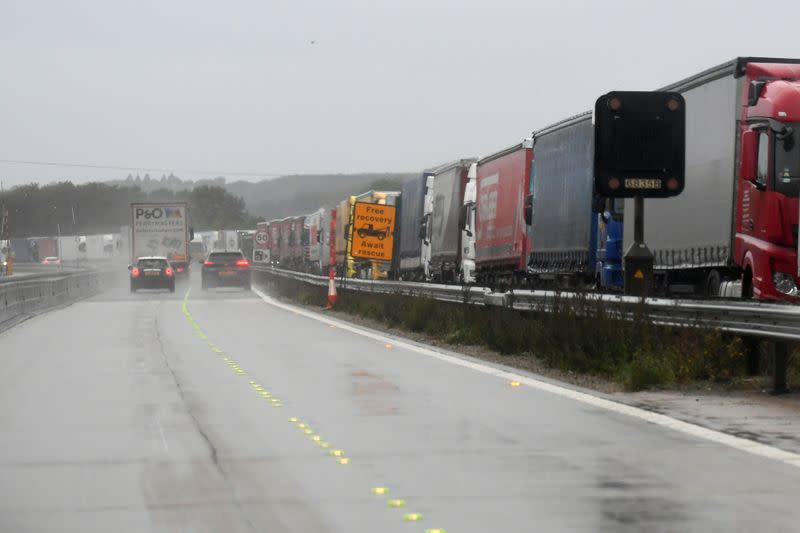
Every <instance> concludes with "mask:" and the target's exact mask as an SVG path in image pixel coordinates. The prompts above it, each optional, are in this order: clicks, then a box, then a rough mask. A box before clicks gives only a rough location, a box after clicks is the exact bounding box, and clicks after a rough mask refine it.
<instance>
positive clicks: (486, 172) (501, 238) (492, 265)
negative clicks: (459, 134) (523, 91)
mask: <svg viewBox="0 0 800 533" xmlns="http://www.w3.org/2000/svg"><path fill="white" fill-rule="evenodd" d="M532 166H533V142H532V140H531V139H526V140H524V141H523V142H521V143H517V144H515V145H514V146H511V147H509V148H507V149H505V150H501V151H499V152H497V153H495V154H492V155H489V156H487V157H483V158H481V159H479V160H478V164H477V168H476V181H475V184H476V202H477V203H476V204H475V232H474V233H475V270H476V278H477V282H478V283H479V284H481V285H486V286H490V287H500V288H502V287H509V286H520V285H523V284H524V280H525V275H526V263H527V259H528V252H529V249H530V248H529V244H528V230H527V225H526V223H525V217H524V212H525V205H524V204H525V198H526V196H527V195H528V191H529V183H530V175H531V169H532ZM551 208H552V206H551Z"/></svg>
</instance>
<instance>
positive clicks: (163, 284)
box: [128, 257, 175, 292]
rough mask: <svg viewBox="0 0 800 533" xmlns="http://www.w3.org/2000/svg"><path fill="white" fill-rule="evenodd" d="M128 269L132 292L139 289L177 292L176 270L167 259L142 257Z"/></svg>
mask: <svg viewBox="0 0 800 533" xmlns="http://www.w3.org/2000/svg"><path fill="white" fill-rule="evenodd" d="M128 269H129V270H130V278H131V292H136V291H137V290H139V289H167V290H169V292H175V270H174V269H173V268H172V265H170V263H169V261H167V258H166V257H140V258H139V259H137V260H136V262H135V263H134V264H132V265H131V266H129V267H128Z"/></svg>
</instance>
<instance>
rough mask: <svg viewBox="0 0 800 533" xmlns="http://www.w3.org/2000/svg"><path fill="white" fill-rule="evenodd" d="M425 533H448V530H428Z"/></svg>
mask: <svg viewBox="0 0 800 533" xmlns="http://www.w3.org/2000/svg"><path fill="white" fill-rule="evenodd" d="M425 533H447V530H446V529H439V528H434V529H426V530H425Z"/></svg>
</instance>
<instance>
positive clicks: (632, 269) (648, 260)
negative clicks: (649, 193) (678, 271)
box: [623, 195, 653, 296]
mask: <svg viewBox="0 0 800 533" xmlns="http://www.w3.org/2000/svg"><path fill="white" fill-rule="evenodd" d="M633 211H634V212H633V226H634V230H633V244H631V245H630V247H629V248H628V249H627V250H626V251H625V257H624V260H623V261H624V270H625V294H630V295H632V296H647V295H648V294H649V293H650V290H651V288H652V287H653V254H652V252H650V249H649V248H648V247H647V245H646V244H645V242H644V197H643V196H641V195H640V196H637V197H636V198H635V199H634V208H633Z"/></svg>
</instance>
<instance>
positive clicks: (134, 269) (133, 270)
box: [131, 267, 139, 278]
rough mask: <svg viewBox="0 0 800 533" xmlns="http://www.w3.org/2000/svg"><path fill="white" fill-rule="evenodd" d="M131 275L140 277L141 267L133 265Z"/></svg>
mask: <svg viewBox="0 0 800 533" xmlns="http://www.w3.org/2000/svg"><path fill="white" fill-rule="evenodd" d="M131 276H132V277H134V278H138V277H139V269H138V268H136V267H133V268H132V269H131Z"/></svg>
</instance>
